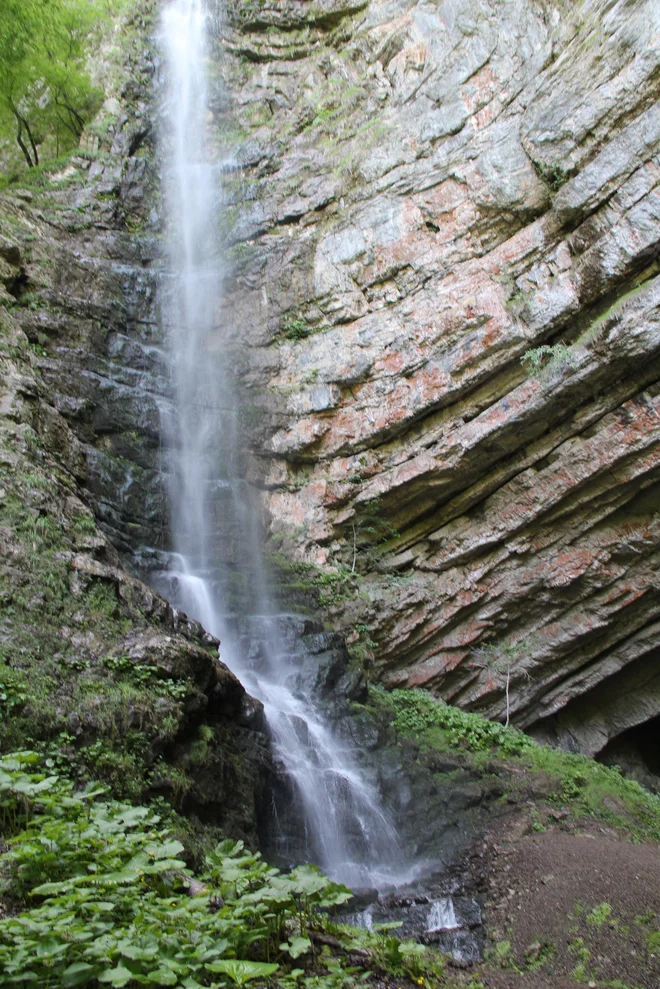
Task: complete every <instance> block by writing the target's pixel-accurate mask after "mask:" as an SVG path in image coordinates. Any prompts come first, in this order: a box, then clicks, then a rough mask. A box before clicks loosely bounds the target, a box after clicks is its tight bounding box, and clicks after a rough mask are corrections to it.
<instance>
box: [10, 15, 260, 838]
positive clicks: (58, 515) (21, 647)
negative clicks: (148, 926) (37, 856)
mask: <svg viewBox="0 0 660 989" xmlns="http://www.w3.org/2000/svg"><path fill="white" fill-rule="evenodd" d="M148 6H149V5H148V4H144V5H142V10H141V12H138V14H137V15H135V19H134V22H133V23H132V24H131V25H129V28H130V30H129V31H128V34H127V38H128V40H127V41H126V45H125V48H124V49H115V55H116V56H117V57H118V58H119V64H118V65H115V66H114V70H115V73H114V75H113V76H112V77H113V79H114V80H115V90H114V92H113V91H112V90H111V91H110V92H108V100H107V101H106V104H105V106H104V110H103V111H102V113H101V117H100V119H99V121H97V124H96V125H95V128H94V129H93V131H92V132H91V133H90V136H89V142H88V147H86V148H84V149H81V152H80V154H79V155H76V156H74V158H73V159H72V160H71V162H70V164H69V165H68V166H67V167H66V168H65V169H63V170H62V169H61V166H57V165H55V166H53V167H52V168H50V169H49V168H48V166H47V167H46V169H45V170H44V171H43V172H41V173H39V174H37V175H36V176H26V177H25V180H24V181H26V183H27V182H30V180H32V181H31V183H30V186H29V188H21V187H20V186H19V185H18V184H17V183H16V182H14V183H13V184H11V185H10V186H9V188H8V189H7V190H6V192H5V193H4V194H3V195H1V196H0V230H1V231H2V233H1V235H0V372H1V376H0V545H1V549H2V553H1V554H0V555H1V557H2V564H1V565H0V599H1V600H2V618H1V621H0V714H1V715H2V724H1V726H0V747H2V749H3V750H5V751H6V750H7V749H19V748H21V749H25V748H30V747H36V748H39V749H40V750H41V751H45V752H46V753H47V754H48V755H49V756H52V757H53V758H54V759H56V760H64V761H66V764H67V769H68V771H69V772H70V773H71V774H72V775H73V776H74V777H75V778H76V779H79V780H86V779H100V780H102V781H105V782H107V783H109V784H110V785H111V787H112V788H113V790H114V792H115V794H117V795H120V796H124V797H129V798H132V799H141V800H145V799H150V798H152V797H154V796H156V795H161V796H165V797H166V798H167V799H168V800H169V801H170V802H171V803H173V804H174V805H175V806H176V807H177V808H178V809H181V810H184V811H185V812H186V813H187V814H188V815H192V816H193V818H194V819H195V820H196V821H197V826H198V827H197V830H198V833H199V831H200V829H201V828H202V826H205V825H210V826H211V829H212V833H214V834H216V835H217V833H218V832H224V833H226V834H230V835H232V836H234V837H240V836H242V837H244V838H245V839H247V840H248V841H250V842H251V843H252V844H253V845H254V844H256V843H257V840H258V830H259V828H260V826H261V818H262V817H263V815H264V813H265V811H264V807H265V805H266V804H267V802H268V796H267V795H268V792H269V787H270V785H271V778H272V772H273V771H272V765H271V757H270V748H269V740H268V737H267V735H266V734H265V729H264V724H263V717H262V709H261V705H260V704H259V703H258V702H256V701H254V700H253V699H252V698H250V697H248V696H247V695H246V693H245V690H244V688H243V686H242V685H241V684H240V683H239V681H238V680H237V678H236V677H235V676H234V675H233V674H232V673H231V672H230V670H229V669H228V668H227V667H226V666H225V665H224V663H222V662H221V661H220V660H219V659H218V643H217V641H216V640H214V639H213V638H212V637H210V636H209V635H207V634H206V633H205V632H204V630H203V629H202V628H201V627H200V626H199V624H198V623H196V622H194V621H190V620H188V618H187V617H186V616H185V615H177V614H175V613H174V612H173V610H172V608H171V607H170V606H169V604H168V603H167V602H166V601H165V600H164V599H163V598H162V597H160V596H159V595H158V594H157V593H155V592H154V591H153V590H152V589H151V588H150V587H148V586H146V585H145V584H144V583H142V582H141V581H140V580H138V579H137V578H136V577H135V576H133V575H132V574H130V573H129V572H128V571H127V570H126V569H125V568H124V566H123V565H122V559H123V560H126V559H127V558H128V557H129V555H130V551H131V550H132V549H133V548H134V547H136V546H138V545H146V546H149V547H152V546H156V547H157V546H158V545H159V544H161V543H162V542H163V538H162V533H163V532H164V530H165V529H166V521H165V511H164V499H163V497H162V477H161V473H160V464H159V459H158V450H159V435H160V413H161V411H162V405H159V404H158V400H157V398H156V397H155V396H156V393H157V392H158V388H159V387H160V390H161V392H164V391H165V384H164V383H163V381H162V377H161V378H159V377H158V375H159V374H160V375H161V376H162V375H163V374H164V371H163V364H162V361H161V360H160V356H159V354H160V352H159V348H158V340H159V333H160V330H159V328H158V320H157V314H156V309H155V293H154V290H153V286H154V284H155V280H156V274H155V272H153V271H151V270H150V266H151V263H152V260H153V259H154V258H156V257H157V255H158V253H159V248H158V244H157V233H156V232H155V231H154V230H153V229H152V228H150V227H149V224H150V223H153V224H157V217H155V218H154V217H152V218H151V220H150V219H149V214H150V206H149V189H150V188H152V187H153V184H154V182H155V175H154V169H153V166H152V165H151V164H150V161H151V157H152V154H151V150H150V147H151V146H150V143H149V134H150V127H151V125H150V123H149V114H148V112H147V111H148V109H149V103H148V99H150V94H151V85H152V75H153V63H151V62H150V61H149V57H148V55H145V54H144V51H145V49H144V37H145V34H146V33H147V32H148V31H149V29H150V21H149V16H148V15H149V10H148ZM131 39H132V40H131ZM108 58H110V56H108ZM111 61H112V60H111V59H110V62H111ZM104 68H105V70H106V71H107V72H108V73H110V69H112V68H113V66H112V65H111V64H110V65H108V64H106V65H105V66H104ZM110 74H111V75H112V73H110ZM58 168H60V170H59V171H58ZM127 355H128V356H127ZM99 523H100V526H99ZM118 551H119V552H118ZM120 554H121V555H120Z"/></svg>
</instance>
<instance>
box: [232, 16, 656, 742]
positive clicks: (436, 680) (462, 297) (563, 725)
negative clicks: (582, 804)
mask: <svg viewBox="0 0 660 989" xmlns="http://www.w3.org/2000/svg"><path fill="white" fill-rule="evenodd" d="M658 16H659V15H658V9H657V5H656V4H654V3H652V2H641V0H640V2H636V3H632V4H630V3H622V2H619V3H609V2H607V3H605V2H603V0H589V2H587V3H584V4H580V5H579V6H576V5H572V4H565V3H560V4H557V5H552V4H549V3H524V4H520V3H517V4H510V3H504V2H502V3H499V2H497V0H492V2H470V3H461V4H456V3H452V2H446V3H438V4H432V3H419V4H414V3H411V2H408V0H399V2H379V0H375V2H371V3H369V4H365V3H355V4H351V3H342V2H333V3H330V2H328V3H288V4H277V5H268V4H263V5H251V4H247V3H246V4H235V5H233V6H232V7H231V8H230V11H229V17H228V22H227V23H226V24H224V25H223V27H222V30H221V36H219V38H218V45H219V47H220V49H221V51H222V53H223V59H222V61H219V66H220V68H219V69H218V71H219V72H220V74H221V75H222V80H221V83H219V86H218V98H217V106H216V112H215V120H214V124H215V127H216V129H217V134H218V141H219V143H222V144H223V145H224V146H227V145H228V144H229V145H230V146H231V148H232V150H231V152H230V164H231V166H232V168H233V171H230V172H229V173H228V178H227V183H226V185H227V189H228V198H229V205H228V209H227V218H226V222H227V228H228V229H227V237H228V240H229V242H230V243H231V244H232V245H233V246H232V247H231V250H230V252H229V255H230V257H229V261H228V267H229V271H228V275H227V278H228V290H227V302H226V311H225V313H224V320H225V322H226V323H228V324H229V325H230V326H231V328H232V329H233V331H234V333H235V338H236V364H237V367H238V368H239V373H240V374H241V376H242V380H243V382H244V384H245V386H246V416H245V418H246V422H247V423H248V425H250V424H252V446H253V450H254V452H255V454H256V457H255V466H254V475H255V479H256V480H257V482H258V483H260V484H261V485H262V486H263V488H264V491H265V494H264V499H265V507H266V510H267V513H268V516H269V523H270V530H271V534H272V535H273V537H274V539H273V543H272V546H273V548H274V549H278V550H279V549H280V548H281V549H283V551H284V555H285V557H286V558H287V559H288V560H297V561H299V562H300V563H301V564H304V563H306V564H310V565H312V566H313V567H319V568H320V573H321V575H322V580H321V583H322V582H323V579H324V580H325V581H326V582H330V583H332V581H334V582H335V583H334V584H333V587H335V589H336V590H337V593H334V594H332V595H328V594H326V595H325V597H324V598H322V600H323V599H324V600H325V601H326V603H329V609H328V615H329V617H330V619H331V620H332V621H333V622H334V623H335V624H336V625H337V626H338V627H340V628H342V629H344V630H346V631H349V632H350V631H351V630H352V636H353V638H357V636H358V634H359V635H360V642H359V643H358V645H359V646H361V648H362V653H363V654H364V653H365V652H369V653H371V654H372V655H373V657H374V659H375V664H376V672H375V676H377V677H378V678H379V679H380V680H381V681H382V682H383V683H384V684H386V685H388V686H423V687H425V688H427V689H428V690H430V691H431V692H432V693H433V694H434V695H435V696H438V697H442V698H444V699H446V700H447V701H449V702H450V703H452V704H456V705H459V706H462V707H465V708H467V709H470V710H475V711H479V712H482V713H484V714H486V715H487V716H488V717H493V718H503V717H504V716H505V683H506V679H507V674H508V675H509V678H510V682H511V716H512V719H513V722H514V723H515V724H516V725H518V726H520V727H523V728H525V729H527V730H529V731H531V732H532V733H533V734H535V735H537V736H538V737H540V738H544V739H549V740H552V741H555V742H559V743H560V744H561V745H564V746H566V747H569V748H573V749H579V750H582V751H584V752H587V753H589V754H592V755H593V754H597V753H604V754H605V755H606V753H607V751H609V750H607V749H606V747H607V745H608V743H609V742H611V740H613V739H614V738H617V737H619V736H620V735H621V734H622V733H623V732H625V731H626V730H627V729H631V728H633V727H634V726H638V725H640V724H642V723H648V722H649V721H651V719H653V718H655V717H657V716H658V714H660V690H659V687H660V683H659V681H658V672H657V671H658V663H657V649H658V642H659V628H660V626H659V625H658V616H659V613H660V596H659V593H658V590H659V588H658V578H657V560H658V517H657V505H658V496H657V491H658V488H657V483H658V455H659V454H658V439H659V438H660V412H659V410H658V406H659V403H660V398H659V396H658V375H659V371H660V363H659V360H658V348H659V345H660V332H659V331H660V326H659V321H658V320H659V310H658V303H659V299H660V295H659V293H660V287H659V286H660V282H659V281H658V278H657V272H658V245H659V239H660V199H659V198H658V184H657V183H658V174H659V173H658V149H659V147H660V116H659V112H658V104H657V99H658V93H659V81H658V79H659V76H658V65H659V64H660V44H659V43H658V29H659V27H660V24H659V22H658ZM223 87H224V88H223ZM526 354H527V355H528V356H527V357H526V358H525V355H526ZM298 570H299V574H303V578H302V579H303V582H304V581H305V580H306V581H307V582H308V583H309V584H310V585H311V586H317V587H318V585H319V577H318V573H317V571H316V570H313V569H310V570H308V571H305V568H304V566H300V567H299V568H298ZM315 574H316V575H317V576H316V577H315V576H314V575H315ZM310 575H311V576H310ZM294 576H295V575H294ZM356 627H357V629H358V630H359V631H358V632H356V631H355V629H356ZM360 630H361V631H360ZM626 738H631V736H626ZM630 744H632V745H633V746H634V737H632V740H631V742H630Z"/></svg>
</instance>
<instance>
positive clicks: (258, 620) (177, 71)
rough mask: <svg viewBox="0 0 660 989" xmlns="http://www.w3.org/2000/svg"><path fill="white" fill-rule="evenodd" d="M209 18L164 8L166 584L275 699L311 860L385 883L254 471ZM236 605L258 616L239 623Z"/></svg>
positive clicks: (351, 878)
mask: <svg viewBox="0 0 660 989" xmlns="http://www.w3.org/2000/svg"><path fill="white" fill-rule="evenodd" d="M209 23H210V15H209V13H208V10H207V8H206V6H205V4H204V0H171V2H170V3H169V4H168V5H167V6H166V7H165V9H164V10H163V13H162V21H161V42H162V48H163V52H164V73H165V98H164V110H163V134H162V142H161V151H162V158H163V191H164V199H165V208H166V219H167V226H168V243H169V252H168V272H167V274H166V276H165V277H164V279H163V282H164V287H163V293H162V308H163V318H164V323H165V328H166V333H167V339H168V346H169V359H170V361H171V367H172V395H171V397H172V402H171V407H170V409H169V411H168V412H167V413H166V414H165V416H164V423H163V432H164V439H165V444H166V457H167V473H168V478H169V501H170V518H171V531H172V541H173V546H174V552H173V553H172V555H171V561H170V565H169V568H168V570H167V572H166V573H163V574H161V575H160V587H161V589H162V590H163V591H164V593H165V594H166V595H167V596H168V597H169V599H170V601H171V602H172V604H173V606H174V607H176V608H179V609H181V610H183V611H185V612H186V613H187V614H189V615H191V616H192V617H194V618H196V619H198V620H199V621H200V622H201V624H202V625H203V626H204V628H206V629H207V630H208V631H209V632H211V633H212V634H213V635H214V636H216V637H217V638H219V639H220V641H221V656H222V659H223V661H224V662H225V663H227V665H228V666H229V667H230V668H231V669H232V670H233V672H234V673H236V675H237V676H238V677H239V678H240V679H241V681H242V682H243V684H244V685H245V687H246V689H247V690H248V692H249V693H251V694H252V695H253V696H255V697H257V698H258V699H259V700H261V701H262V703H263V704H264V709H265V714H266V718H267V721H268V725H269V728H270V732H271V736H272V743H273V751H274V755H275V757H276V760H277V761H278V762H279V764H280V765H281V766H282V767H283V770H284V772H285V774H286V776H287V777H288V779H289V780H290V781H291V783H292V785H293V788H294V791H295V793H296V796H297V800H298V802H299V805H300V807H301V808H302V812H303V814H304V823H305V832H306V834H307V836H308V844H307V849H306V852H307V854H308V855H309V857H310V858H311V859H313V860H315V861H316V862H317V863H318V864H319V865H320V866H322V868H323V869H325V870H326V871H327V872H328V873H329V874H330V875H331V876H333V877H334V878H336V879H338V880H340V881H342V882H346V883H348V884H349V885H354V886H365V885H371V886H381V885H383V884H384V883H387V882H392V881H394V880H395V867H400V866H401V859H402V855H401V852H400V850H399V848H398V844H397V836H396V833H395V831H394V829H393V827H392V825H391V823H390V821H389V819H388V817H387V815H386V814H385V813H384V812H383V811H382V809H381V808H380V805H379V795H378V791H377V788H376V786H375V784H374V783H373V782H372V781H371V780H370V779H369V778H368V776H367V774H366V773H365V772H363V771H362V770H361V768H360V767H358V765H357V764H356V761H355V758H354V755H353V753H352V752H351V750H350V746H347V745H346V744H345V743H343V742H342V741H341V740H340V738H339V737H338V735H337V734H336V733H335V732H334V731H333V730H332V728H331V727H330V725H329V724H328V723H327V721H326V719H325V718H324V716H323V714H322V711H321V708H320V703H319V701H318V699H317V697H316V696H315V690H314V676H310V673H309V666H310V663H309V662H307V663H305V656H304V655H303V652H302V651H301V648H299V647H297V646H296V645H295V643H294V645H293V646H292V644H291V642H290V641H288V640H287V637H286V636H285V635H283V634H282V627H283V621H284V619H283V616H281V615H277V614H276V612H275V609H274V607H273V604H272V602H271V599H270V593H269V588H268V581H267V578H266V573H265V566H264V561H263V558H262V555H261V549H260V541H261V540H260V532H259V508H258V504H256V503H255V496H254V492H253V491H252V490H251V489H250V486H249V485H248V484H247V483H246V482H245V480H244V479H243V477H242V472H243V466H242V456H241V443H240V439H241V437H240V431H239V424H238V413H237V409H238V402H237V399H236V385H235V382H234V381H233V380H232V348H233V346H234V344H233V341H232V340H231V339H228V335H227V333H226V332H225V328H224V325H223V323H224V321H223V318H222V303H223V264H222V243H221V239H220V236H219V233H218V230H219V227H220V222H219V221H220V217H221V211H222V182H221V172H222V161H221V160H218V156H217V155H214V154H213V153H212V152H211V149H210V143H209V140H208V139H209V129H210V128H209V118H210V112H211V111H210V105H209V97H208V78H207V67H208V46H209ZM238 609H240V611H241V612H242V614H243V615H245V614H246V613H247V614H248V615H251V616H252V617H249V618H247V619H246V618H242V619H239V618H237V617H236V615H235V612H236V611H237V610H238ZM294 624H295V620H294ZM237 630H240V634H239V631H237ZM246 630H247V634H248V636H249V638H250V640H251V644H250V646H249V647H248V648H247V649H246V648H245V635H246ZM248 654H249V655H251V656H252V657H253V658H252V659H248V658H247V656H248ZM308 658H309V657H307V659H308ZM311 665H312V666H313V664H311Z"/></svg>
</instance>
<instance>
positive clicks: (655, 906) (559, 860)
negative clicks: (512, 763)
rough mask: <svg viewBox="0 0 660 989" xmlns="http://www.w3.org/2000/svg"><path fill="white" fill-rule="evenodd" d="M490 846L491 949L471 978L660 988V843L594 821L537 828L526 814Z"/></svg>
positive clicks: (525, 985)
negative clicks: (629, 837)
mask: <svg viewBox="0 0 660 989" xmlns="http://www.w3.org/2000/svg"><path fill="white" fill-rule="evenodd" d="M525 832H527V833H525ZM487 847H488V854H487V857H488V863H489V864H488V867H487V882H488V896H489V905H488V906H487V911H486V921H487V928H488V932H489V935H490V939H491V950H490V953H489V959H488V961H487V963H486V964H484V965H483V966H480V967H479V968H478V969H477V970H472V972H471V973H469V974H468V973H465V974H464V976H461V980H460V981H463V984H469V979H474V980H480V981H481V982H482V983H483V985H484V986H485V987H487V989H575V987H578V986H582V987H584V986H585V985H587V986H589V985H591V986H603V985H606V984H607V985H615V986H616V987H617V989H628V987H631V989H632V987H634V989H660V846H658V845H657V844H633V843H631V842H628V841H624V840H621V839H620V838H618V837H617V836H616V835H615V834H614V832H611V831H609V830H608V829H603V828H602V827H600V826H599V825H597V824H596V823H594V822H591V823H587V824H586V825H585V824H582V825H581V826H580V827H579V828H577V829H576V828H575V825H573V824H570V823H569V822H568V821H564V822H561V823H557V822H552V823H551V826H550V827H549V829H548V830H546V831H539V832H536V831H532V832H531V833H530V829H529V824H528V821H527V822H525V821H523V820H522V819H519V820H518V821H509V822H507V824H506V826H505V827H503V829H502V830H501V831H500V833H499V834H497V835H491V837H490V839H489V840H488V846H487ZM477 984H478V981H477Z"/></svg>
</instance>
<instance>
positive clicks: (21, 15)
mask: <svg viewBox="0 0 660 989" xmlns="http://www.w3.org/2000/svg"><path fill="white" fill-rule="evenodd" d="M100 16H101V9H100V7H99V6H98V5H97V4H94V3H92V2H89V0H2V4H1V5H0V135H2V136H6V137H10V136H11V137H13V139H15V140H16V143H17V144H18V146H19V148H20V149H21V152H22V154H23V157H24V158H25V161H26V163H27V165H28V167H30V168H34V167H35V166H36V165H38V164H39V146H40V144H42V143H43V141H44V139H45V137H46V136H47V135H49V134H53V135H54V137H55V139H56V143H57V148H58V150H59V149H60V148H61V147H67V146H68V147H71V146H75V144H76V143H77V142H78V140H79V138H80V135H81V134H82V131H83V128H84V126H85V123H86V122H87V121H88V120H89V119H91V117H92V115H93V114H94V113H95V112H96V110H97V108H98V106H99V105H100V101H101V98H102V94H101V93H100V91H99V90H97V89H96V88H95V87H94V86H93V85H92V82H91V80H90V77H89V75H88V73H87V71H86V68H85V62H86V58H87V54H88V45H89V40H90V35H91V33H92V31H93V28H94V26H95V25H96V24H97V23H98V21H99V19H100Z"/></svg>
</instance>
